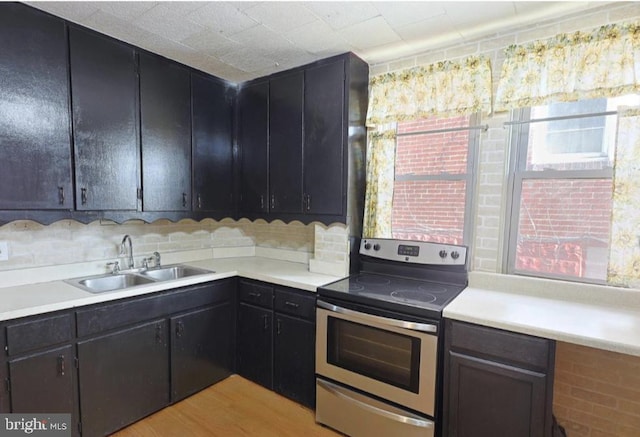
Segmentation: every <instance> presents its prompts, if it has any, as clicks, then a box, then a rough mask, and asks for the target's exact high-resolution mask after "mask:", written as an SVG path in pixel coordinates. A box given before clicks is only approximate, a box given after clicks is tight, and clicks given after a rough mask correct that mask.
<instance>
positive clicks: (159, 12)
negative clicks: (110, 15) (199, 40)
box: [136, 2, 204, 41]
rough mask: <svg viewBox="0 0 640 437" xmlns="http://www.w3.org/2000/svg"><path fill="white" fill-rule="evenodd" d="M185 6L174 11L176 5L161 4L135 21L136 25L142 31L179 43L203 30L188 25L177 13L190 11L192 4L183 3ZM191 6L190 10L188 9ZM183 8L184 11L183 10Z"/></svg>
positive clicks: (196, 26) (190, 24) (197, 26)
mask: <svg viewBox="0 0 640 437" xmlns="http://www.w3.org/2000/svg"><path fill="white" fill-rule="evenodd" d="M184 3H185V5H183V6H180V7H179V8H178V9H177V10H176V5H177V4H178V3H176V4H169V3H161V4H159V5H157V6H155V7H154V8H152V9H150V10H148V11H147V12H145V13H144V14H142V15H141V16H140V18H138V19H137V20H136V25H137V26H139V27H142V28H143V29H145V30H147V31H149V32H151V33H155V34H156V35H161V36H163V37H165V38H167V39H171V40H173V41H181V40H183V39H185V38H188V37H189V36H191V35H194V34H196V33H198V32H201V31H202V30H204V28H203V27H201V26H199V25H197V24H195V23H190V22H189V21H187V20H185V19H184V16H183V15H180V14H179V13H178V12H177V11H180V10H184V11H185V13H186V12H187V11H188V9H192V7H193V2H184ZM189 6H191V8H189ZM183 8H184V9H183Z"/></svg>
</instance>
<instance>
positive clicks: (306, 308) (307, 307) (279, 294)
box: [274, 288, 316, 320]
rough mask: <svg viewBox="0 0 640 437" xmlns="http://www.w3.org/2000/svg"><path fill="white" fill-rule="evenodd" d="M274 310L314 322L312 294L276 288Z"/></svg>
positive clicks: (313, 295) (314, 303)
mask: <svg viewBox="0 0 640 437" xmlns="http://www.w3.org/2000/svg"><path fill="white" fill-rule="evenodd" d="M275 296H276V297H275V301H274V309H275V310H276V311H278V312H280V313H285V314H290V315H292V316H297V317H301V318H304V319H309V320H315V315H316V297H315V294H314V293H311V292H304V291H293V290H288V289H285V288H276V294H275Z"/></svg>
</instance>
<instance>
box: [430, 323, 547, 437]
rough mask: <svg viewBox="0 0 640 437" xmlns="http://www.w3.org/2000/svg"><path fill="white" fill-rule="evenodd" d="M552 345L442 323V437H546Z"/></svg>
mask: <svg viewBox="0 0 640 437" xmlns="http://www.w3.org/2000/svg"><path fill="white" fill-rule="evenodd" d="M554 352H555V343H554V342H553V341H552V340H546V339H542V338H537V337H531V336H528V335H523V334H516V333H512V332H507V331H502V330H497V329H492V328H487V327H484V326H477V325H472V324H468V323H462V322H455V321H450V320H447V322H446V326H445V353H446V355H445V384H444V432H443V434H442V435H443V436H447V437H550V436H551V426H552V415H551V406H552V401H553V399H552V396H553V367H554Z"/></svg>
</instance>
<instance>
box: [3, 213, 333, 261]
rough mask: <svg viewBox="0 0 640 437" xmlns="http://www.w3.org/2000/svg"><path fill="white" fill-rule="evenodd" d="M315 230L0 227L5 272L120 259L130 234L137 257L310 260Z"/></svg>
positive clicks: (227, 223)
mask: <svg viewBox="0 0 640 437" xmlns="http://www.w3.org/2000/svg"><path fill="white" fill-rule="evenodd" d="M315 226H316V225H314V224H310V225H304V224H302V223H300V222H291V223H288V224H285V223H283V222H282V221H280V220H275V221H273V222H271V223H267V222H266V221H264V220H256V221H253V222H252V221H249V220H247V219H241V220H238V221H235V220H232V219H223V220H221V221H215V220H211V219H205V220H202V221H201V222H196V221H193V220H181V221H179V222H177V223H172V222H170V221H168V220H158V221H156V222H154V223H152V224H146V223H143V222H136V221H134V222H126V223H125V224H122V225H117V224H114V223H112V222H100V221H96V222H93V223H90V224H88V225H84V224H81V223H78V222H75V221H73V220H62V221H59V222H56V223H53V224H51V225H48V226H44V225H40V224H38V223H36V222H32V221H16V222H11V223H8V224H6V225H4V226H0V241H7V242H8V243H9V260H8V261H0V271H4V270H14V269H21V268H31V267H43V266H51V265H59V264H71V263H80V262H86V261H96V260H112V259H116V258H118V252H119V247H120V241H121V240H122V237H123V236H124V235H125V234H129V235H131V237H132V240H133V248H134V256H135V257H136V258H138V257H142V256H145V255H147V256H148V255H150V254H152V253H153V252H154V251H159V252H160V253H166V252H177V251H184V250H193V249H206V248H224V247H252V246H255V247H262V248H271V249H284V250H290V251H296V252H299V253H300V258H301V260H303V261H306V260H307V259H309V257H310V256H311V254H312V253H313V251H314V239H315V232H316V229H315ZM338 229H340V227H338Z"/></svg>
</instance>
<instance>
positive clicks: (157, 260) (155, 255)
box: [153, 252, 160, 267]
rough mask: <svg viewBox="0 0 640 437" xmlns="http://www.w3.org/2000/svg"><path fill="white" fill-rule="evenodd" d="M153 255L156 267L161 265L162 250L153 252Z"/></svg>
mask: <svg viewBox="0 0 640 437" xmlns="http://www.w3.org/2000/svg"><path fill="white" fill-rule="evenodd" d="M153 256H154V258H155V261H156V267H160V252H153Z"/></svg>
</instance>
